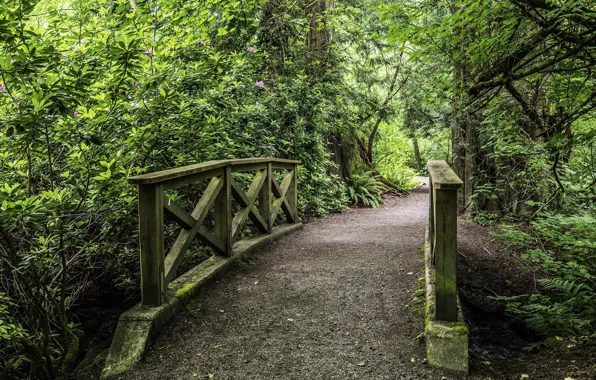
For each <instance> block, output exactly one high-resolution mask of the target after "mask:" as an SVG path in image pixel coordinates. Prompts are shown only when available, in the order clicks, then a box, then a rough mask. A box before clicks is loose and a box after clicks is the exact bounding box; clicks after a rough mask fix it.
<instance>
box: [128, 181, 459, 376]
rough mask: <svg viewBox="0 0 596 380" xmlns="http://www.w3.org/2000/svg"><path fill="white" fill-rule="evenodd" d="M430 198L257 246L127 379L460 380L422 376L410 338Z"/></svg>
mask: <svg viewBox="0 0 596 380" xmlns="http://www.w3.org/2000/svg"><path fill="white" fill-rule="evenodd" d="M427 191H428V188H427V187H426V186H423V187H422V188H421V189H418V190H415V191H413V192H412V194H411V195H410V196H409V197H405V198H398V197H389V198H388V199H386V201H385V203H384V204H383V205H381V207H380V208H378V209H364V208H362V209H352V210H350V211H348V212H345V213H342V214H336V215H330V216H328V217H326V218H321V219H317V220H315V221H313V222H312V223H309V224H306V225H305V227H304V230H303V231H299V232H297V233H294V234H293V235H291V236H287V237H285V238H284V239H282V240H281V241H279V242H277V243H276V244H274V245H272V246H270V247H267V248H265V249H263V250H262V251H261V252H260V253H258V254H256V255H254V256H253V259H252V261H251V262H250V263H248V264H246V265H244V266H241V267H238V268H235V269H233V270H232V271H231V272H230V273H228V274H227V275H226V276H225V277H224V278H223V279H222V280H221V281H219V282H218V283H216V284H214V285H212V286H210V287H208V288H207V289H205V290H204V291H203V292H202V293H201V294H200V295H199V297H198V298H197V300H196V301H194V302H193V303H192V304H191V305H190V306H189V307H188V308H187V309H186V310H185V311H183V312H182V313H180V314H179V315H178V316H177V317H176V318H175V319H174V320H173V321H172V322H171V324H170V325H169V326H168V327H167V328H166V329H165V330H164V331H163V332H162V333H161V334H160V336H159V338H158V339H157V340H156V342H155V343H154V344H153V347H152V349H151V350H150V351H149V353H148V354H147V356H146V358H145V359H144V360H143V361H142V362H141V363H139V364H138V365H137V367H136V368H135V370H134V371H132V373H129V374H127V375H126V376H125V377H123V378H125V379H208V378H211V376H212V378H213V379H251V380H252V379H255V380H256V379H268V380H269V379H300V380H303V379H342V380H345V379H437V380H439V379H441V378H442V377H443V376H446V377H445V378H446V379H449V380H451V379H458V378H460V377H459V375H456V374H453V373H448V372H447V371H442V370H438V369H434V368H431V367H429V366H428V364H426V363H425V360H424V345H423V344H421V343H419V342H417V341H416V339H415V336H416V335H417V334H419V333H420V332H421V328H422V326H421V320H420V316H419V315H418V314H417V313H416V311H414V310H413V309H412V297H413V292H414V291H415V288H416V280H417V279H418V278H419V277H420V274H421V270H422V265H423V264H422V256H421V254H420V249H421V246H422V245H423V242H424V231H425V226H426V223H427V213H428V197H427ZM210 374H211V375H210Z"/></svg>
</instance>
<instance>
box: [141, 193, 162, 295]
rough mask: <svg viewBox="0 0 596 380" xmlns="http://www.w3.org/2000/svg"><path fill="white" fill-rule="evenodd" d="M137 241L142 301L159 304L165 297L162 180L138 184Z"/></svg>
mask: <svg viewBox="0 0 596 380" xmlns="http://www.w3.org/2000/svg"><path fill="white" fill-rule="evenodd" d="M139 243H140V250H141V297H142V303H143V305H146V306H159V305H161V304H162V303H163V302H164V300H165V275H164V243H163V187H162V185H161V184H149V185H139Z"/></svg>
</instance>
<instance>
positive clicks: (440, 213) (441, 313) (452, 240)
mask: <svg viewBox="0 0 596 380" xmlns="http://www.w3.org/2000/svg"><path fill="white" fill-rule="evenodd" d="M433 198H434V200H433V203H434V209H435V212H434V225H435V243H434V245H435V247H434V248H435V267H436V283H435V294H436V309H435V318H436V319H437V320H442V321H457V287H456V270H457V189H450V188H445V189H442V188H437V186H434V197H433Z"/></svg>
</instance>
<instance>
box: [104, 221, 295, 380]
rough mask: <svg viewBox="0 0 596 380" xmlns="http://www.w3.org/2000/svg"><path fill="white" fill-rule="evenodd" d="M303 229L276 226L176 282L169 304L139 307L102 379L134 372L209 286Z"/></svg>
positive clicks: (121, 328)
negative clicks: (175, 319) (185, 308)
mask: <svg viewBox="0 0 596 380" xmlns="http://www.w3.org/2000/svg"><path fill="white" fill-rule="evenodd" d="M302 228H303V224H302V223H294V224H288V225H283V226H279V227H274V228H273V231H272V232H271V233H270V234H263V235H256V236H252V237H250V238H248V239H245V240H241V241H239V242H238V243H236V244H235V245H234V249H233V252H232V256H230V257H228V258H225V257H221V256H213V257H211V258H209V259H207V260H205V261H203V262H202V263H200V264H199V265H197V266H196V267H194V268H192V269H191V270H189V271H188V272H186V273H184V274H183V275H182V276H180V277H178V278H177V279H176V280H174V281H172V282H171V283H170V285H169V286H168V290H167V292H166V302H165V303H164V304H163V305H161V306H158V307H146V306H142V305H141V304H138V305H136V306H134V307H133V308H132V309H130V310H128V311H126V312H124V313H123V314H122V315H121V316H120V319H119V320H118V326H117V327H116V332H115V333H114V337H113V338H112V345H111V346H110V350H109V352H108V356H107V358H106V364H105V366H104V368H103V371H102V374H101V379H102V380H103V379H112V378H115V377H117V376H120V375H122V374H124V373H125V372H127V371H128V370H130V369H131V368H132V367H133V366H134V365H135V364H136V363H137V362H138V361H139V360H141V359H142V358H143V355H144V354H145V353H146V352H147V349H148V348H149V346H150V344H151V341H152V340H153V339H154V338H155V337H156V336H157V334H158V333H159V332H160V331H161V330H162V329H163V328H164V327H165V326H166V325H167V324H168V323H169V322H170V320H171V319H172V318H173V317H174V315H176V313H178V312H179V311H180V310H181V309H182V306H184V305H185V304H186V303H188V302H189V301H190V300H192V299H193V298H194V297H195V296H196V295H197V293H198V292H199V290H200V289H201V288H203V287H204V286H205V285H207V284H210V283H212V282H214V281H215V280H217V279H219V278H221V277H222V276H223V275H224V274H225V273H226V272H227V271H228V270H229V269H230V267H231V266H232V264H233V263H234V262H236V261H238V260H240V259H242V258H244V257H246V256H248V255H250V254H252V253H254V252H255V251H257V250H258V249H260V248H262V247H264V246H266V245H268V244H270V243H272V242H274V241H277V240H279V239H281V238H282V237H284V236H286V235H288V234H290V233H292V232H294V231H297V230H300V229H302Z"/></svg>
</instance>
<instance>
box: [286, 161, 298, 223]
mask: <svg viewBox="0 0 596 380" xmlns="http://www.w3.org/2000/svg"><path fill="white" fill-rule="evenodd" d="M292 173H293V175H292V183H291V184H290V188H289V189H288V195H287V199H288V203H289V204H290V210H291V211H292V215H293V220H291V222H292V223H296V222H298V164H294V167H293V168H292Z"/></svg>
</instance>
